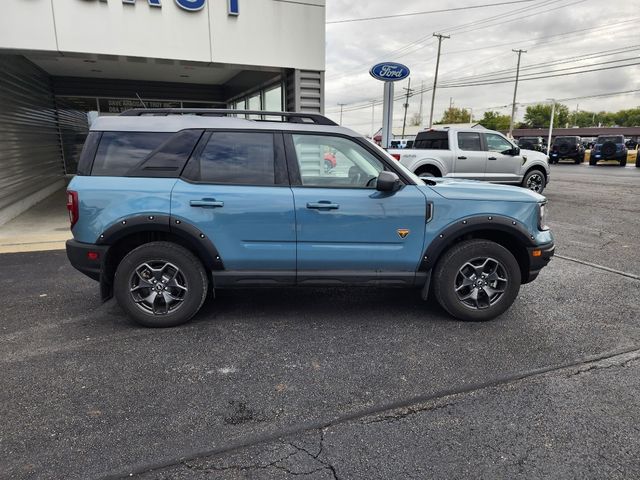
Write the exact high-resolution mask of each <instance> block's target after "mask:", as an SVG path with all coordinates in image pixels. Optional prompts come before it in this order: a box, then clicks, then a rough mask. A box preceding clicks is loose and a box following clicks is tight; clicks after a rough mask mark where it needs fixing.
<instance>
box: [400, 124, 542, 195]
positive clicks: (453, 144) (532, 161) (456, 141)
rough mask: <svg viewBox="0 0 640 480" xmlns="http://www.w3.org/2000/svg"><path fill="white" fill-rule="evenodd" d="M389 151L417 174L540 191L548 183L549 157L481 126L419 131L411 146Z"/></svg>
mask: <svg viewBox="0 0 640 480" xmlns="http://www.w3.org/2000/svg"><path fill="white" fill-rule="evenodd" d="M388 152H389V153H390V154H391V155H392V156H393V157H394V158H395V159H396V160H399V161H400V162H401V163H402V164H403V165H404V166H405V167H407V168H408V169H409V170H411V171H412V172H414V173H415V174H416V175H418V176H423V177H426V176H430V177H454V178H465V179H470V180H484V181H487V182H495V183H508V184H512V185H520V186H522V187H525V188H529V189H531V190H533V191H534V192H537V193H542V191H543V190H544V188H545V186H546V185H547V183H549V176H550V170H549V157H547V156H546V155H545V154H544V153H541V152H536V151H535V150H521V149H520V148H519V147H518V146H516V145H515V144H513V143H512V142H510V141H509V140H508V139H507V137H505V136H504V135H502V134H501V133H499V132H494V131H493V130H486V129H484V128H446V129H437V128H434V129H430V130H425V131H422V132H419V133H418V135H417V136H416V139H415V141H414V143H413V147H412V148H404V149H389V150H388Z"/></svg>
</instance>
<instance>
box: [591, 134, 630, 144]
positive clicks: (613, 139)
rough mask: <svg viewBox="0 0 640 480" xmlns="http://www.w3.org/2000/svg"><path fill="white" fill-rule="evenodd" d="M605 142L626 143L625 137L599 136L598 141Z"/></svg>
mask: <svg viewBox="0 0 640 480" xmlns="http://www.w3.org/2000/svg"><path fill="white" fill-rule="evenodd" d="M604 142H613V143H624V138H623V137H616V136H613V137H598V140H597V141H596V143H604Z"/></svg>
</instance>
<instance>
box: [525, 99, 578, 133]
mask: <svg viewBox="0 0 640 480" xmlns="http://www.w3.org/2000/svg"><path fill="white" fill-rule="evenodd" d="M554 116H555V118H554V120H553V125H554V126H557V127H564V126H565V124H567V123H569V109H568V108H567V106H566V105H563V104H561V103H558V104H556V111H555V115H554ZM550 120H551V104H548V103H539V104H537V105H529V106H528V107H527V112H526V113H525V114H524V122H525V123H526V124H527V126H528V127H530V128H544V127H548V126H549V123H550Z"/></svg>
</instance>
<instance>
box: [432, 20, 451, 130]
mask: <svg viewBox="0 0 640 480" xmlns="http://www.w3.org/2000/svg"><path fill="white" fill-rule="evenodd" d="M433 36H434V37H438V57H437V59H436V74H435V76H434V77H433V90H432V92H431V113H430V114H429V128H431V127H432V126H433V107H434V104H435V101H436V85H437V84H438V68H439V67H440V47H441V46H442V39H443V38H450V37H449V35H442V34H441V33H434V34H433Z"/></svg>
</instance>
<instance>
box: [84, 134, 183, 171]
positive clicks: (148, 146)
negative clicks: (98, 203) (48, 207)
mask: <svg viewBox="0 0 640 480" xmlns="http://www.w3.org/2000/svg"><path fill="white" fill-rule="evenodd" d="M171 135H172V134H171V133H164V132H103V133H102V137H101V139H100V145H98V150H97V151H96V156H95V159H94V161H93V168H92V169H91V175H95V176H103V177H104V176H107V177H118V176H123V175H125V174H126V173H127V172H128V171H129V170H130V169H131V168H132V167H134V166H136V165H137V164H138V163H140V162H141V161H142V160H143V159H144V158H145V157H146V156H147V155H148V154H149V153H151V152H152V151H153V150H155V149H156V148H158V147H159V146H160V144H161V143H163V142H164V141H165V140H167V139H168V138H169V137H170V136H171Z"/></svg>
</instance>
